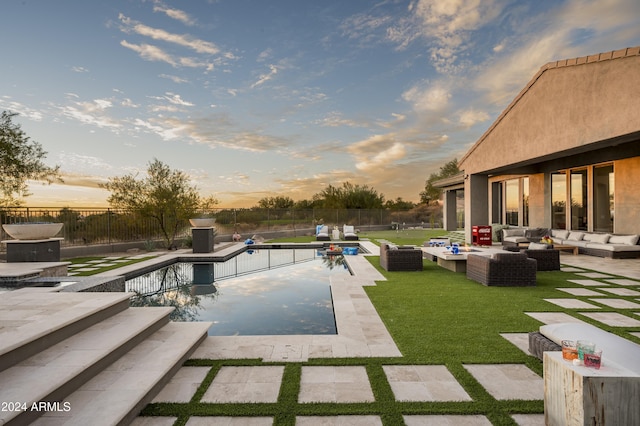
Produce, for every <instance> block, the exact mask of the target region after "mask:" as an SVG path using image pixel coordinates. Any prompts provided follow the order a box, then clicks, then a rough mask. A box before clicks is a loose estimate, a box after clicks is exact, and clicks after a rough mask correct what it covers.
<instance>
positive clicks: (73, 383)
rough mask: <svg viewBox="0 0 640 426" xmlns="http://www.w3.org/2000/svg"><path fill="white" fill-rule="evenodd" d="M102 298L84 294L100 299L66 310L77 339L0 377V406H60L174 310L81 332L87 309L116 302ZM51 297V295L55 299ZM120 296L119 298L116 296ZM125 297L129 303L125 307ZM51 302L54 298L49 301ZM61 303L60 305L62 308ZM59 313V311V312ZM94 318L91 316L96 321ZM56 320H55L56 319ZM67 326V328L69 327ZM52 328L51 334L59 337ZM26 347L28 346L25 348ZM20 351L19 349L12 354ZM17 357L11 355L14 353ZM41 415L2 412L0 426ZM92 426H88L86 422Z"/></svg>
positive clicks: (109, 321) (135, 314)
mask: <svg viewBox="0 0 640 426" xmlns="http://www.w3.org/2000/svg"><path fill="white" fill-rule="evenodd" d="M84 294H85V293H64V294H63V295H64V298H63V299H61V300H60V302H62V301H64V300H65V298H69V300H80V299H82V298H78V296H79V295H84ZM104 294H111V295H114V293H87V295H88V296H93V297H95V298H96V299H103V300H102V301H98V300H93V301H92V300H90V299H89V300H84V301H83V303H81V304H74V305H73V306H70V307H67V309H66V310H65V311H64V313H65V315H58V317H64V318H65V319H66V320H67V321H59V322H60V323H61V324H62V323H64V325H65V327H64V328H67V329H77V328H82V329H81V330H80V331H79V332H77V333H76V334H74V335H72V336H70V337H68V338H66V339H64V340H62V341H60V342H59V343H57V344H55V345H53V346H50V347H48V348H47V349H45V350H43V351H41V352H40V353H38V354H36V355H33V356H31V357H29V358H26V359H23V360H22V361H20V362H18V363H17V364H15V365H13V366H12V367H10V368H8V369H6V370H4V371H2V372H0V383H1V384H2V386H0V401H7V402H8V401H16V402H20V403H24V404H25V405H26V407H27V408H29V409H30V408H31V407H32V405H33V403H34V402H35V403H39V402H41V401H44V402H54V401H62V400H64V398H65V397H67V396H68V395H69V394H70V393H72V392H73V391H75V390H76V389H78V388H79V387H80V386H82V385H83V384H84V383H86V382H87V381H88V380H91V379H92V378H93V377H95V376H96V375H98V374H100V373H101V372H102V371H103V370H104V369H105V368H107V367H109V365H111V364H112V363H113V362H115V361H117V360H118V359H120V358H121V357H122V356H123V355H125V354H127V353H128V352H129V351H130V350H132V349H135V347H136V345H138V344H141V343H143V342H144V340H145V339H146V338H148V337H150V336H152V335H153V334H154V333H156V332H157V330H159V329H160V328H161V327H163V326H164V325H166V324H167V323H168V321H169V314H170V313H171V311H172V310H173V308H164V307H154V308H128V309H126V310H124V311H121V312H118V313H116V314H115V315H112V316H110V317H108V318H104V319H103V320H102V321H100V322H99V323H97V324H93V325H91V326H90V327H88V328H85V327H84V326H85V325H86V324H84V323H85V322H86V321H87V315H85V314H86V312H85V311H91V312H93V309H86V308H87V307H96V306H98V307H100V308H104V306H105V305H104V303H103V302H104V300H111V301H115V300H118V299H117V298H103V297H100V296H103V295H104ZM53 295H54V294H51V295H50V296H53ZM120 295H122V293H120ZM128 296H129V295H127V303H128ZM52 299H57V298H56V297H53V298H52ZM62 304H64V303H62ZM108 311H109V309H101V310H100V315H99V316H104V315H105V314H106V312H108ZM60 313H61V314H62V311H61V312H60ZM74 313H75V314H80V315H79V317H78V321H77V322H79V323H81V324H80V325H81V326H82V327H80V325H76V326H74V324H73V323H74V320H73V317H72V315H73V314H74ZM96 315H97V314H93V315H92V316H96ZM59 319H60V318H58V320H59ZM67 322H68V323H69V324H67ZM57 330H58V327H55V328H54V330H53V334H54V335H56V334H57ZM42 339H44V340H54V339H55V340H57V341H59V339H57V337H51V336H46V335H45V336H41V337H40V340H42ZM27 345H29V343H27ZM16 351H19V349H16ZM14 352H15V351H14ZM40 414H42V413H41V412H39V411H30V410H27V411H23V412H20V411H2V412H0V424H25V423H27V422H29V421H32V420H34V419H35V418H37V417H38V416H39V415H40ZM87 424H90V423H87Z"/></svg>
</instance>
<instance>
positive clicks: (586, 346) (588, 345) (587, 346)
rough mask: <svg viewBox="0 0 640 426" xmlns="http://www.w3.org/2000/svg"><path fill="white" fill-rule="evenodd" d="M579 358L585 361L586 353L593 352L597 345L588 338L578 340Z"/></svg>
mask: <svg viewBox="0 0 640 426" xmlns="http://www.w3.org/2000/svg"><path fill="white" fill-rule="evenodd" d="M577 346H578V358H580V361H584V354H591V353H593V351H594V350H595V349H596V345H595V343H593V342H590V341H588V340H578V345H577Z"/></svg>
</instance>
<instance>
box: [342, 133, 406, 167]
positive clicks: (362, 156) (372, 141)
mask: <svg viewBox="0 0 640 426" xmlns="http://www.w3.org/2000/svg"><path fill="white" fill-rule="evenodd" d="M347 150H348V151H349V152H350V153H351V155H352V156H353V157H354V158H355V159H356V161H357V162H356V164H355V166H356V168H357V169H358V170H361V171H365V172H369V171H373V170H375V169H376V168H378V167H384V166H386V165H388V164H390V163H393V162H395V161H398V160H401V159H403V158H405V157H406V155H407V150H406V148H405V145H404V144H403V143H401V142H398V141H397V140H396V138H395V135H394V134H386V135H374V136H371V137H369V138H367V139H365V140H362V141H360V142H356V143H354V144H351V145H350V146H349V147H348V148H347ZM372 154H373V155H372Z"/></svg>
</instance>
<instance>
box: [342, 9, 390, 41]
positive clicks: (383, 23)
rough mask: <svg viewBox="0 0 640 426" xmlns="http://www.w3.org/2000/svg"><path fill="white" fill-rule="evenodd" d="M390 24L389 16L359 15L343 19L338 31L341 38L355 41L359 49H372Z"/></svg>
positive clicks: (383, 35)
mask: <svg viewBox="0 0 640 426" xmlns="http://www.w3.org/2000/svg"><path fill="white" fill-rule="evenodd" d="M391 22H392V17H391V16H386V15H383V16H375V15H371V14H367V13H359V14H356V15H353V16H351V17H349V18H347V19H345V20H344V22H342V24H341V25H340V30H341V34H342V36H344V37H347V38H348V39H350V40H357V41H358V46H359V47H361V48H372V47H375V45H376V44H377V42H378V41H379V40H383V39H384V38H385V33H386V28H387V26H388V25H389V24H390V23H391ZM382 30H384V31H382Z"/></svg>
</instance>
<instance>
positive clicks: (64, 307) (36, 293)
mask: <svg viewBox="0 0 640 426" xmlns="http://www.w3.org/2000/svg"><path fill="white" fill-rule="evenodd" d="M131 296H132V294H131V293H58V292H57V291H56V290H55V289H52V288H39V289H33V288H29V289H27V288H25V289H20V290H14V291H9V292H6V293H3V294H2V297H1V298H0V371H3V370H6V369H7V368H9V367H11V366H13V365H16V364H17V363H19V362H21V361H22V360H24V359H26V358H29V357H30V356H32V355H35V354H38V353H40V352H42V351H44V350H46V349H47V348H49V347H51V346H53V345H55V344H57V343H58V342H60V341H62V340H64V339H66V338H68V337H70V336H73V335H74V334H76V333H78V332H80V331H82V330H84V329H86V328H88V327H91V326H92V325H94V324H97V323H98V322H100V321H102V320H103V319H106V318H109V317H111V316H112V315H115V314H117V313H118V312H122V311H124V310H125V309H127V308H128V307H129V298H130V297H131Z"/></svg>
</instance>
